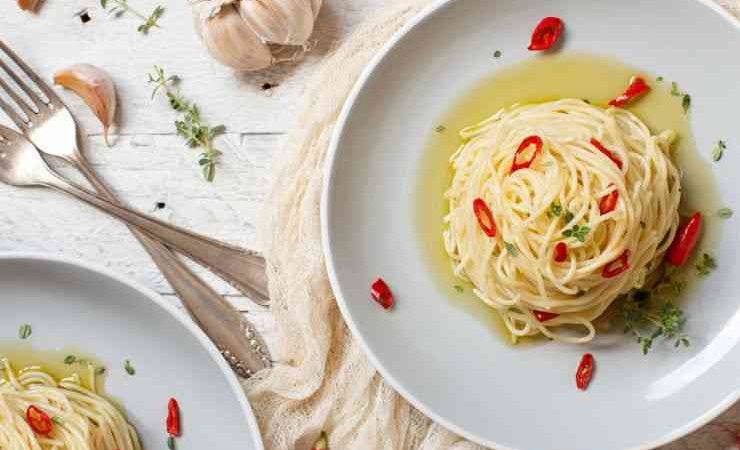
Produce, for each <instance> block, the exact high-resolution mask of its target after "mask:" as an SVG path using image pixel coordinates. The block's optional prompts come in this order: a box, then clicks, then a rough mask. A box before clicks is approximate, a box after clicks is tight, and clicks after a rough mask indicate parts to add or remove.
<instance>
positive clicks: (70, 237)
mask: <svg viewBox="0 0 740 450" xmlns="http://www.w3.org/2000/svg"><path fill="white" fill-rule="evenodd" d="M324 1H325V5H324V7H323V9H322V11H321V14H320V16H319V19H318V22H317V30H316V32H315V34H314V39H316V40H317V42H318V45H317V47H316V49H315V50H314V51H313V52H312V53H311V54H309V55H308V56H307V57H306V58H305V59H304V60H302V61H300V62H298V63H296V64H289V65H282V66H278V67H276V68H273V69H270V70H267V71H263V72H259V73H255V74H235V73H234V72H233V71H231V70H230V69H227V68H225V67H223V66H221V65H219V64H218V63H216V62H215V61H214V60H213V59H211V58H210V56H209V55H208V54H207V52H206V51H205V49H204V47H203V46H202V45H201V43H200V42H199V40H198V38H197V37H196V35H195V32H194V30H193V23H192V19H191V14H190V7H189V4H188V1H187V0H129V3H130V4H131V5H132V6H134V7H136V8H137V9H140V10H141V11H145V12H149V11H151V10H152V9H153V8H154V6H156V5H157V4H163V5H165V6H166V8H167V11H166V13H165V15H164V17H163V18H162V19H161V25H162V29H155V30H152V32H151V33H150V34H149V35H148V36H144V35H142V34H140V33H138V32H137V31H136V27H137V26H138V25H139V23H140V21H139V20H138V19H137V18H135V17H132V16H129V15H125V16H123V17H120V18H112V17H108V16H107V14H106V13H105V12H104V11H103V10H101V8H100V6H99V3H98V2H97V1H96V0H46V4H45V5H43V7H42V9H41V11H40V13H39V14H38V15H30V14H27V13H24V12H22V11H20V10H18V9H16V8H15V7H14V3H15V0H8V1H6V3H5V4H4V5H3V12H2V14H0V38H3V39H4V40H6V42H7V43H8V44H10V45H11V47H13V48H14V49H15V50H16V51H17V52H18V53H20V54H21V55H22V56H23V57H24V58H25V59H26V60H27V62H29V63H30V64H31V65H32V66H33V67H35V68H36V69H37V70H38V71H40V72H41V74H43V75H44V76H45V77H46V78H47V79H48V80H50V79H51V75H52V74H53V73H54V71H56V70H58V69H61V68H64V67H66V66H68V65H71V64H74V63H80V62H87V63H92V64H95V65H98V66H100V67H102V68H104V69H105V70H107V71H108V72H109V73H110V74H111V76H113V78H114V79H115V83H116V86H117V89H118V96H119V120H118V123H119V128H118V130H116V132H115V134H116V138H117V139H116V144H115V146H113V147H112V148H107V147H106V146H105V145H104V144H103V141H102V137H101V134H100V125H99V123H98V122H97V120H96V119H95V118H94V117H93V116H92V114H91V113H90V111H89V110H88V109H87V107H86V106H85V105H84V104H83V103H82V101H81V100H80V99H79V98H77V97H76V96H75V95H73V94H71V93H69V92H65V91H62V90H61V89H60V90H59V94H60V95H61V97H62V98H63V99H64V100H65V101H66V102H67V104H68V105H69V106H70V107H71V109H72V110H73V112H74V113H75V115H76V117H77V119H78V122H79V124H80V125H81V127H82V130H83V136H87V139H85V138H83V148H84V150H85V153H86V154H87V155H88V157H89V158H90V160H91V161H92V162H93V164H94V165H95V166H96V168H97V170H98V171H99V172H100V173H101V175H102V176H103V178H104V179H105V180H107V182H108V184H109V185H110V186H111V187H112V188H113V189H114V190H115V191H116V192H117V193H118V194H119V195H120V197H121V198H122V199H123V200H124V201H125V202H127V203H128V204H130V205H132V206H134V207H136V208H139V209H141V210H143V211H147V212H150V213H151V214H153V215H155V216H158V217H160V218H163V219H165V220H168V221H170V222H172V223H174V224H177V225H180V226H184V227H186V228H190V229H192V230H195V231H198V232H200V233H203V234H207V235H210V236H213V237H215V238H218V239H223V240H225V241H228V242H232V243H234V244H237V245H242V246H245V247H249V248H257V236H256V226H257V221H258V217H259V211H260V208H261V206H262V203H263V199H264V196H265V194H266V192H267V189H268V187H269V183H270V165H271V159H272V157H273V155H274V154H275V153H276V152H277V151H278V150H279V148H280V144H281V137H282V136H283V135H284V134H285V133H286V131H287V130H289V129H290V127H291V125H292V123H293V121H294V118H295V113H296V111H297V109H298V108H299V107H300V104H301V92H302V89H303V86H304V84H305V82H306V81H307V79H308V78H309V77H310V76H311V74H312V73H313V70H314V69H315V67H316V66H317V64H318V63H319V62H320V60H321V58H322V57H323V56H325V55H326V54H327V53H328V52H330V50H331V49H332V48H333V47H334V46H335V45H337V42H338V41H339V40H340V39H341V38H342V37H344V36H346V35H347V34H348V33H349V32H351V30H352V28H353V26H355V25H356V24H357V23H358V22H359V21H361V20H362V18H363V17H365V16H366V15H367V14H368V13H370V12H371V11H373V10H375V9H377V8H380V7H382V5H383V3H384V2H385V1H388V2H392V0H324ZM83 8H88V10H89V11H90V15H91V16H92V20H91V21H90V22H88V23H86V24H83V23H82V22H81V21H80V20H79V19H78V18H77V17H75V13H77V12H78V11H79V10H81V9H83ZM155 64H157V65H162V66H163V67H164V68H165V69H166V70H167V71H168V72H171V73H176V74H178V75H180V76H181V77H182V79H183V82H182V84H181V89H182V93H183V94H184V95H185V96H187V97H188V98H189V99H191V100H193V101H195V102H196V103H197V104H198V106H199V107H200V108H201V110H202V113H203V116H204V117H205V118H206V120H207V121H209V123H210V124H212V125H217V124H220V123H223V124H224V125H226V127H227V129H228V134H227V135H225V136H224V137H223V138H221V139H220V140H219V141H218V147H219V148H220V149H221V150H223V152H224V155H223V157H222V158H221V162H220V164H219V167H218V173H217V175H216V179H215V182H214V183H212V184H211V183H207V182H205V181H204V180H203V179H202V178H201V175H200V172H199V169H198V166H197V164H196V161H197V151H194V150H191V149H188V148H185V146H184V145H183V141H182V139H181V138H180V137H179V136H177V135H176V134H175V133H174V125H173V121H174V119H175V117H176V116H175V114H174V112H173V111H172V110H171V109H170V108H169V107H168V105H167V103H166V101H165V100H164V99H163V98H158V99H155V100H154V101H152V100H151V99H150V92H151V88H150V86H149V85H148V84H147V73H148V72H150V71H151V69H152V66H153V65H155ZM265 83H269V84H271V85H275V87H273V88H272V89H269V90H264V89H263V85H264V84H265ZM0 123H4V124H7V125H9V124H10V122H9V121H8V120H7V119H6V118H5V117H4V116H2V115H0ZM63 172H64V173H65V174H69V175H70V176H73V177H75V178H76V179H78V180H79V179H80V177H78V176H76V174H74V173H71V172H69V171H68V170H63ZM160 202H161V203H164V205H165V206H164V208H161V209H159V208H157V203H160ZM0 211H2V213H0V252H7V251H33V252H43V253H50V254H57V255H65V256H70V257H76V258H80V259H83V260H85V261H90V262H94V263H98V264H103V265H106V266H108V267H109V268H111V269H113V270H115V271H117V272H120V273H125V274H127V275H129V276H131V277H133V278H135V279H136V280H138V281H139V282H141V283H143V284H145V285H147V286H149V287H151V288H152V289H154V290H156V291H157V292H159V293H160V294H162V295H163V296H164V297H165V298H167V299H169V300H171V301H172V302H173V303H175V304H178V305H179V302H178V300H177V298H176V297H175V296H174V294H173V291H172V288H171V287H170V286H169V285H168V284H167V282H166V281H165V280H164V279H163V278H162V276H161V275H160V273H159V271H158V270H157V268H156V266H155V265H154V264H153V263H152V262H151V260H150V259H149V257H148V255H147V254H146V253H145V252H144V250H143V249H142V248H141V247H140V246H139V245H138V243H137V242H136V241H135V240H134V239H133V238H132V237H131V235H130V234H129V232H128V230H127V229H126V228H125V227H124V226H122V225H121V224H120V223H118V222H117V221H115V220H113V219H110V218H108V217H106V216H104V215H103V214H102V213H100V212H98V211H96V210H93V209H92V208H90V207H88V206H85V205H82V204H80V203H78V202H76V201H74V200H71V199H68V198H65V197H63V196H61V195H60V194H56V193H54V192H51V191H48V190H41V189H16V188H12V187H8V186H5V185H0ZM257 249H258V248H257ZM197 271H198V273H201V274H203V275H204V276H205V278H206V279H207V280H208V281H210V282H211V283H212V285H213V286H215V287H216V289H217V290H218V291H219V292H220V293H222V294H224V295H225V296H226V297H227V298H228V299H229V301H231V302H232V303H233V304H234V305H235V306H236V307H237V308H238V309H239V310H240V311H242V312H243V313H244V314H246V315H247V316H248V318H249V320H251V321H252V322H253V323H254V324H255V326H256V327H257V328H258V329H259V330H260V331H261V332H262V333H263V335H264V337H265V339H266V340H267V342H268V344H269V343H270V341H271V338H272V336H271V335H272V334H273V332H274V331H273V322H272V320H271V317H270V315H269V313H268V312H267V311H266V310H265V309H263V308H261V307H259V306H257V305H255V304H254V303H252V302H251V301H250V300H249V299H247V298H245V297H243V296H242V295H239V293H238V292H236V291H235V290H234V289H233V288H231V287H230V286H228V285H227V284H225V283H224V282H222V281H220V280H219V279H217V278H215V277H213V276H210V274H208V273H207V272H204V271H203V270H202V269H200V268H197ZM738 420H740V408H738V407H737V406H736V407H734V408H732V410H731V411H730V412H728V413H727V414H726V415H725V416H724V417H723V418H722V421H723V422H726V423H729V422H737V421H738ZM732 442H733V440H732V436H731V435H729V434H728V433H725V432H723V431H722V430H720V429H719V428H718V427H717V426H716V425H714V426H709V427H707V428H705V429H703V430H701V431H700V432H698V433H695V434H694V435H692V436H690V437H688V438H687V439H684V440H682V441H680V442H677V443H674V444H672V445H671V446H670V448H671V449H676V450H678V449H693V448H697V449H699V448H701V449H702V450H719V449H724V448H730V446H731V444H732Z"/></svg>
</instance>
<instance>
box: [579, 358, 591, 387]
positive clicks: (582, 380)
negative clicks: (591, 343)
mask: <svg viewBox="0 0 740 450" xmlns="http://www.w3.org/2000/svg"><path fill="white" fill-rule="evenodd" d="M593 376H594V356H593V355H592V354H591V353H586V354H585V355H583V357H582V358H581V362H580V364H578V370H576V387H577V388H578V389H580V390H582V391H585V390H586V388H587V387H588V384H589V383H590V382H591V378H593Z"/></svg>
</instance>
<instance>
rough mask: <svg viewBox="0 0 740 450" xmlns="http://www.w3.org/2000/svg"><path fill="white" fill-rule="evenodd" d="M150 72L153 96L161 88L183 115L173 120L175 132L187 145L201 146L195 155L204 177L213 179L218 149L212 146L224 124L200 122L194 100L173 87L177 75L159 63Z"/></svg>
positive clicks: (173, 107)
mask: <svg viewBox="0 0 740 450" xmlns="http://www.w3.org/2000/svg"><path fill="white" fill-rule="evenodd" d="M148 75H149V83H150V84H153V85H154V89H153V90H152V99H153V98H154V97H155V96H156V95H157V92H159V91H160V90H161V91H164V93H165V95H166V96H167V100H168V101H169V103H170V106H171V107H172V109H174V110H175V111H177V112H179V113H181V114H182V116H181V117H180V118H179V119H178V120H176V121H175V128H176V129H177V134H179V135H180V136H182V137H183V138H185V142H186V144H187V145H188V147H190V148H201V149H202V150H203V152H202V153H201V154H200V157H199V159H198V165H200V167H201V171H202V173H203V178H205V179H206V181H209V182H211V181H213V179H214V177H215V176H216V163H217V160H218V156H219V155H221V151H220V150H218V149H216V148H215V147H214V146H213V140H214V139H215V138H216V137H217V136H220V135H222V134H224V132H225V131H226V127H224V126H223V125H218V126H215V127H210V126H208V125H206V124H205V123H204V122H203V119H202V117H201V116H200V111H199V110H198V107H197V105H196V104H195V103H192V102H190V101H188V100H187V99H186V98H185V97H183V96H182V95H181V94H180V93H179V91H178V90H176V89H175V88H174V86H175V85H177V83H179V81H180V77H178V76H177V75H170V76H167V75H166V74H165V72H164V69H162V68H161V67H160V66H154V71H153V72H152V73H150V74H148Z"/></svg>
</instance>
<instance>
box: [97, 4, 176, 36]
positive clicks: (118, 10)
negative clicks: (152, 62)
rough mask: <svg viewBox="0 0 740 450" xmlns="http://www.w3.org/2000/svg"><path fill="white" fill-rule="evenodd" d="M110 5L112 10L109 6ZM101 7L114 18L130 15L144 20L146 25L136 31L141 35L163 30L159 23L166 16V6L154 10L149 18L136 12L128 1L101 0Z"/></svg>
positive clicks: (140, 26) (159, 6)
mask: <svg viewBox="0 0 740 450" xmlns="http://www.w3.org/2000/svg"><path fill="white" fill-rule="evenodd" d="M109 5H110V8H108V6H109ZM100 6H102V7H103V9H105V10H107V11H108V13H109V14H111V15H113V16H114V17H121V16H122V15H124V14H126V13H129V14H133V15H134V16H136V17H138V18H139V19H141V20H143V21H144V23H143V24H141V25H139V27H138V28H137V29H136V30H137V31H139V32H140V33H143V34H147V33H149V30H151V29H152V28H161V27H160V26H159V24H158V23H157V21H159V18H160V17H162V15H163V14H164V6H162V5H158V6H157V7H156V8H154V11H152V13H151V14H149V16H145V15H144V14H142V13H140V12H139V11H137V10H135V9H134V8H132V7H131V6H130V5H129V4H128V0H100Z"/></svg>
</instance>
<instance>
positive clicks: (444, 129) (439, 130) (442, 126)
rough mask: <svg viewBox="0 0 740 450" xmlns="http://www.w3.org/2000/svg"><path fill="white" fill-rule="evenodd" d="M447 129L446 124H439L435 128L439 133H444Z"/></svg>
mask: <svg viewBox="0 0 740 450" xmlns="http://www.w3.org/2000/svg"><path fill="white" fill-rule="evenodd" d="M446 130H447V127H446V126H444V125H437V127H436V128H435V129H434V131H436V132H437V133H443V132H444V131H446Z"/></svg>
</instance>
